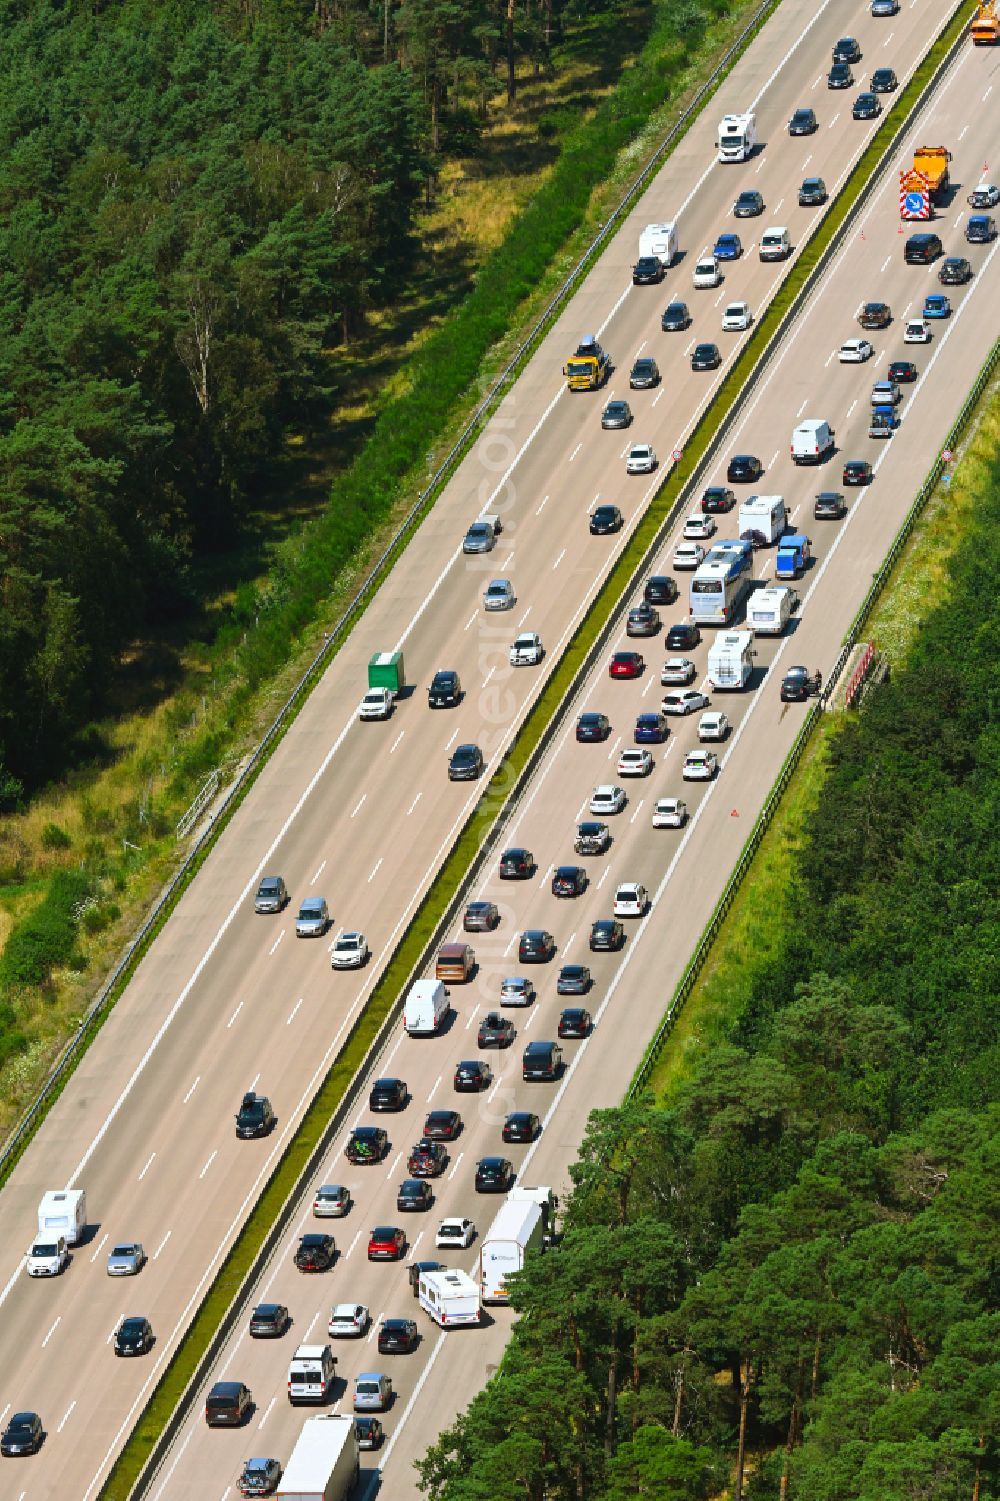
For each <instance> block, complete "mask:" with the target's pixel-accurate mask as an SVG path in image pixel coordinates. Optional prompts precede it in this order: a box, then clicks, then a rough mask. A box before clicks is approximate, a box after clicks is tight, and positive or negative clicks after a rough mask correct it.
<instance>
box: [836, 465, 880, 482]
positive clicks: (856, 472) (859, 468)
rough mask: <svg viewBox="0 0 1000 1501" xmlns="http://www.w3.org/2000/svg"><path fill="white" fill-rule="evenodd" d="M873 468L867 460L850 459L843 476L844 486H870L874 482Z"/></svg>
mask: <svg viewBox="0 0 1000 1501" xmlns="http://www.w3.org/2000/svg"><path fill="white" fill-rule="evenodd" d="M872 474H873V471H872V466H871V465H870V464H869V462H868V460H867V459H848V461H847V463H846V464H845V465H844V473H843V475H842V476H841V484H843V485H870V484H871V482H872Z"/></svg>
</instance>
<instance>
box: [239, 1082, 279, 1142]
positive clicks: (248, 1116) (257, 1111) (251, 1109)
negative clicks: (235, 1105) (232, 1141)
mask: <svg viewBox="0 0 1000 1501" xmlns="http://www.w3.org/2000/svg"><path fill="white" fill-rule="evenodd" d="M274 1121H275V1115H274V1111H273V1110H272V1109H271V1101H270V1100H269V1099H268V1097H267V1095H266V1094H254V1093H253V1091H252V1090H248V1091H247V1093H246V1094H245V1095H244V1096H243V1099H242V1100H241V1101H240V1108H239V1113H238V1114H237V1116H236V1135H237V1136H238V1137H239V1139H240V1141H250V1140H251V1139H252V1138H253V1137H254V1136H266V1135H267V1133H268V1132H269V1131H270V1129H271V1127H272V1126H273V1125H274Z"/></svg>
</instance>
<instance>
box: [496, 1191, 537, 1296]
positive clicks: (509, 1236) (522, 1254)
mask: <svg viewBox="0 0 1000 1501" xmlns="http://www.w3.org/2000/svg"><path fill="white" fill-rule="evenodd" d="M545 1220H546V1216H545V1213H544V1212H543V1209H542V1206H541V1204H539V1203H538V1201H537V1200H535V1199H522V1200H518V1199H508V1200H507V1201H506V1203H504V1204H503V1205H502V1207H501V1209H500V1212H499V1214H498V1215H497V1217H496V1219H495V1220H494V1221H493V1223H492V1225H491V1226H490V1228H489V1230H488V1231H487V1232H486V1234H485V1235H484V1237H483V1241H482V1245H481V1246H480V1250H479V1289H480V1293H481V1295H482V1299H483V1302H484V1303H506V1301H507V1299H508V1297H509V1296H510V1294H509V1292H508V1289H507V1278H508V1277H509V1276H510V1274H511V1273H512V1272H520V1271H522V1270H523V1269H524V1262H525V1258H526V1257H527V1256H530V1255H531V1254H533V1252H534V1251H535V1250H541V1248H542V1246H543V1244H544V1239H545Z"/></svg>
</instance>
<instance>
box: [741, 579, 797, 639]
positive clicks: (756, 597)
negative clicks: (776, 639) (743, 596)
mask: <svg viewBox="0 0 1000 1501" xmlns="http://www.w3.org/2000/svg"><path fill="white" fill-rule="evenodd" d="M797 604H798V596H797V595H796V593H795V590H794V589H789V588H788V586H787V584H773V585H771V587H770V588H768V589H757V590H756V591H755V592H754V593H753V594H751V596H750V599H749V601H748V602H747V625H748V626H749V627H750V629H751V631H753V633H754V635H755V636H780V635H781V633H782V632H783V631H784V629H785V626H786V625H787V624H788V622H789V620H790V619H791V617H792V615H794V613H795V606H796V605H797Z"/></svg>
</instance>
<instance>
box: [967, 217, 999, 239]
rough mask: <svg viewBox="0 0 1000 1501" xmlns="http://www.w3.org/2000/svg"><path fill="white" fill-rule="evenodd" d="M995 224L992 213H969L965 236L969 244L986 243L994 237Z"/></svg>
mask: <svg viewBox="0 0 1000 1501" xmlns="http://www.w3.org/2000/svg"><path fill="white" fill-rule="evenodd" d="M996 233H997V226H996V220H995V219H994V218H993V215H992V214H970V215H969V222H968V224H966V226H965V238H966V239H967V240H968V242H969V244H970V245H988V244H989V243H990V241H991V240H994V239H996Z"/></svg>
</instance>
